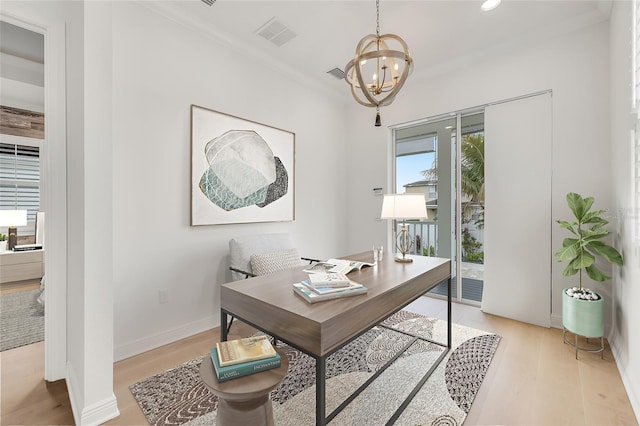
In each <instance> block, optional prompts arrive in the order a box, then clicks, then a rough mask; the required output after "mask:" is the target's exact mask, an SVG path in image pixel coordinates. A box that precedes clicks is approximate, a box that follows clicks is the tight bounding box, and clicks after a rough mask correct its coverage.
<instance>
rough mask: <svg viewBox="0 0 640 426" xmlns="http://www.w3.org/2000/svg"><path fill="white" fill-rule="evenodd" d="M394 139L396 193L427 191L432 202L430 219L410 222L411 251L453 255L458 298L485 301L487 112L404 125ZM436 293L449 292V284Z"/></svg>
mask: <svg viewBox="0 0 640 426" xmlns="http://www.w3.org/2000/svg"><path fill="white" fill-rule="evenodd" d="M458 135H461V137H460V138H459V137H458ZM393 141H394V143H393V145H394V146H393V148H394V158H395V161H394V173H393V174H394V188H395V192H396V193H399V194H400V193H420V194H424V195H425V199H426V204H427V205H426V207H427V216H428V218H427V219H426V220H419V221H418V220H414V221H408V223H407V225H408V229H409V232H410V234H411V235H412V241H413V246H412V250H411V254H416V255H422V256H437V257H445V258H449V259H451V261H452V271H451V275H452V284H454V285H453V286H452V297H453V298H454V299H455V300H456V301H459V302H465V303H469V304H473V305H480V304H481V302H482V293H483V287H484V275H483V273H484V251H483V244H484V212H485V206H484V112H483V111H482V110H476V111H471V112H465V113H452V114H447V115H445V116H441V117H437V118H433V119H426V120H424V121H421V122H417V123H412V124H410V125H406V126H399V127H397V128H394V129H393ZM396 231H397V228H396ZM458 260H460V261H458ZM458 277H460V279H458ZM430 294H431V295H435V296H436V297H439V296H446V294H447V286H446V283H445V284H442V285H440V286H438V287H436V288H434V289H433V290H432V291H431V292H430Z"/></svg>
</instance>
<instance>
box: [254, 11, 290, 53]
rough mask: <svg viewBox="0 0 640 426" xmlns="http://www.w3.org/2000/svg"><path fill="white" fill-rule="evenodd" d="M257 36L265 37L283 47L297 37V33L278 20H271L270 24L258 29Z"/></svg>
mask: <svg viewBox="0 0 640 426" xmlns="http://www.w3.org/2000/svg"><path fill="white" fill-rule="evenodd" d="M256 34H258V35H259V36H261V37H264V38H265V39H267V40H269V41H270V42H271V43H273V44H275V45H276V46H278V47H280V46H282V45H283V44H285V43H286V42H288V41H289V40H291V39H292V38H294V37H295V36H297V34H296V33H294V32H293V31H291V30H290V29H289V28H287V27H286V26H285V25H284V24H283V23H282V22H280V21H278V20H277V19H276V18H271V20H269V22H267V23H266V24H264V25H263V26H261V27H260V28H258V30H257V31H256Z"/></svg>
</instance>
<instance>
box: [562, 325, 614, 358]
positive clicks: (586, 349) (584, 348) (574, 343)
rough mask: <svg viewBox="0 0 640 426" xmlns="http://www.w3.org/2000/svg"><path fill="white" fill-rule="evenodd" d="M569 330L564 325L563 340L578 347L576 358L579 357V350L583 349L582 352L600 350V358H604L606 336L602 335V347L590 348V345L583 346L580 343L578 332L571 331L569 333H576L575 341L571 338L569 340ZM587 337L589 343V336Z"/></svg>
mask: <svg viewBox="0 0 640 426" xmlns="http://www.w3.org/2000/svg"><path fill="white" fill-rule="evenodd" d="M567 331H569V330H567V329H566V328H564V327H562V340H564V343H567V344H569V345H571V346H573V347H574V348H576V359H578V351H582V352H595V353H597V352H600V358H601V359H604V337H603V336H600V347H597V348H593V349H592V348H589V347H584V346H583V347H581V346H579V345H578V336H579V335H578V334H576V333H571V331H569V333H571V334H573V335H574V341H573V342H572V341H571V340H567ZM586 339H587V343H589V338H588V337H586Z"/></svg>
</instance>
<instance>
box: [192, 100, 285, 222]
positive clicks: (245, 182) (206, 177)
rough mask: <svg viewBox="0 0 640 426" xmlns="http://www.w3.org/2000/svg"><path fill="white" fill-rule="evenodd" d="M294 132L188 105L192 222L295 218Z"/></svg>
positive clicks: (271, 220)
mask: <svg viewBox="0 0 640 426" xmlns="http://www.w3.org/2000/svg"><path fill="white" fill-rule="evenodd" d="M294 177H295V134H294V133H292V132H289V131H286V130H282V129H277V128H275V127H271V126H267V125H265V124H260V123H256V122H253V121H249V120H245V119H242V118H239V117H234V116H232V115H228V114H224V113H221V112H218V111H214V110H210V109H207V108H203V107H200V106H197V105H191V225H193V226H196V225H219V224H230V223H251V222H277V221H290V220H294V218H295V190H294V182H295V179H294Z"/></svg>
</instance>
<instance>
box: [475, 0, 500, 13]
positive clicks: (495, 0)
mask: <svg viewBox="0 0 640 426" xmlns="http://www.w3.org/2000/svg"><path fill="white" fill-rule="evenodd" d="M501 1H502V0H485V2H484V3H482V6H480V9H482V10H484V11H485V12H488V11H490V10H493V9H495V8H496V7H498V5H499V4H500V2H501Z"/></svg>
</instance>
